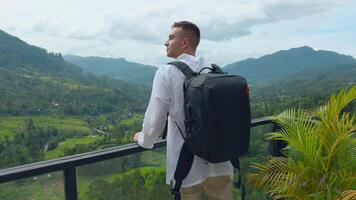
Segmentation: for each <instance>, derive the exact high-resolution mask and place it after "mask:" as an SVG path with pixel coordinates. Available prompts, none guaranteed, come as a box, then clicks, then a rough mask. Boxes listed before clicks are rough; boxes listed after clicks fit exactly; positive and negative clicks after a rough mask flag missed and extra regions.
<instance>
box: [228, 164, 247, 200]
mask: <svg viewBox="0 0 356 200" xmlns="http://www.w3.org/2000/svg"><path fill="white" fill-rule="evenodd" d="M230 162H231V164H232V166H234V168H235V169H237V170H238V171H239V178H238V180H237V181H234V186H235V188H240V189H241V200H245V186H244V184H243V183H242V179H241V168H240V159H239V157H236V158H233V159H231V160H230Z"/></svg>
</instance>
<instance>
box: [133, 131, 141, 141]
mask: <svg viewBox="0 0 356 200" xmlns="http://www.w3.org/2000/svg"><path fill="white" fill-rule="evenodd" d="M139 136H140V132H137V133H135V135H134V136H133V138H132V139H133V141H134V142H137V141H138V137H139Z"/></svg>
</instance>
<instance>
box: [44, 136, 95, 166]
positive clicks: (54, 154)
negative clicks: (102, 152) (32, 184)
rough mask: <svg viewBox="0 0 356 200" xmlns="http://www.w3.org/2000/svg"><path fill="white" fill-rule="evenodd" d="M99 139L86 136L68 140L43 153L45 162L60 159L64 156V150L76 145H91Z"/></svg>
mask: <svg viewBox="0 0 356 200" xmlns="http://www.w3.org/2000/svg"><path fill="white" fill-rule="evenodd" d="M99 138H100V136H96V137H94V136H86V137H83V138H72V139H68V140H66V141H64V142H62V143H60V144H59V145H58V147H57V148H55V149H53V150H51V151H47V152H46V153H45V160H50V159H54V158H59V157H62V156H64V151H65V149H71V148H73V147H75V145H77V144H91V143H94V142H95V141H96V140H98V139H99Z"/></svg>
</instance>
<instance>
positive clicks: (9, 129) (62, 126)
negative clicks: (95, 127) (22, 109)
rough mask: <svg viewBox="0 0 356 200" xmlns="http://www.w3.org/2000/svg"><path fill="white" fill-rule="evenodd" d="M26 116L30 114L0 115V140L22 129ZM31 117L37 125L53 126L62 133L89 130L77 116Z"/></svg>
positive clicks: (10, 136)
mask: <svg viewBox="0 0 356 200" xmlns="http://www.w3.org/2000/svg"><path fill="white" fill-rule="evenodd" d="M28 118H30V116H21V117H1V118H0V140H1V139H4V138H5V137H6V136H7V137H9V138H12V137H13V136H14V134H16V132H18V131H20V130H21V129H22V127H23V126H24V124H25V120H26V119H28ZM31 119H32V120H33V122H34V123H35V124H36V126H38V127H41V128H47V127H54V128H56V129H58V131H59V132H61V133H64V134H69V133H72V132H76V131H78V132H85V133H89V132H90V129H89V128H88V125H87V123H86V122H85V120H84V119H81V118H78V117H53V116H31Z"/></svg>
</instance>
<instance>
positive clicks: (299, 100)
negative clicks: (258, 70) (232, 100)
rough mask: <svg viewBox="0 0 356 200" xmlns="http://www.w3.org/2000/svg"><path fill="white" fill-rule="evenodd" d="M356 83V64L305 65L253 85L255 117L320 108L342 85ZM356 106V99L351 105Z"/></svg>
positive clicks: (253, 110) (252, 94) (345, 86)
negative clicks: (266, 81)
mask: <svg viewBox="0 0 356 200" xmlns="http://www.w3.org/2000/svg"><path fill="white" fill-rule="evenodd" d="M353 85H356V64H344V65H329V66H320V67H314V68H309V69H304V70H302V71H300V72H296V73H293V74H289V75H286V76H284V77H283V78H281V79H279V80H276V81H273V82H269V83H266V84H257V85H255V86H253V87H251V88H250V90H251V92H250V94H251V97H250V99H251V102H252V106H251V107H252V112H253V114H254V116H255V117H261V116H266V115H273V114H278V113H280V112H281V111H282V110H284V109H287V108H291V107H299V108H316V107H318V106H320V105H323V104H324V103H325V102H326V101H327V99H328V98H329V96H330V95H331V94H333V93H335V92H337V91H339V90H341V89H344V88H349V87H351V86H353ZM351 109H352V110H354V111H355V110H356V101H355V102H354V104H353V105H351Z"/></svg>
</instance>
